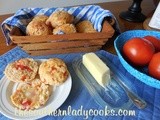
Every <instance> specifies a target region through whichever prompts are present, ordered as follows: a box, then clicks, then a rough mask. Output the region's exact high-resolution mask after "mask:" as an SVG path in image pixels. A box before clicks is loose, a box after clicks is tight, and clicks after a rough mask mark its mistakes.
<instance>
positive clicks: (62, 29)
mask: <svg viewBox="0 0 160 120" xmlns="http://www.w3.org/2000/svg"><path fill="white" fill-rule="evenodd" d="M70 33H76V28H75V26H74V25H73V24H63V25H61V26H57V27H56V28H55V29H53V34H55V35H56V34H70Z"/></svg>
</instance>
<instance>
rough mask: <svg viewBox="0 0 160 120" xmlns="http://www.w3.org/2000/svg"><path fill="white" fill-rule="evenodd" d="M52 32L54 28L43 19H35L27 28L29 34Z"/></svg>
mask: <svg viewBox="0 0 160 120" xmlns="http://www.w3.org/2000/svg"><path fill="white" fill-rule="evenodd" d="M51 33H52V28H51V27H50V26H48V25H46V24H45V22H43V21H38V20H33V21H31V22H30V23H29V24H28V25H27V28H26V34H27V35H30V36H31V35H34V36H36V35H49V34H51Z"/></svg>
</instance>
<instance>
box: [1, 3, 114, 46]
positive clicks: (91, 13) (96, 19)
mask: <svg viewBox="0 0 160 120" xmlns="http://www.w3.org/2000/svg"><path fill="white" fill-rule="evenodd" d="M59 10H64V11H67V12H69V13H70V14H72V15H73V16H75V21H74V22H75V23H77V22H78V21H79V20H90V21H91V22H92V23H93V24H94V28H95V29H96V30H97V31H99V32H100V31H101V28H102V26H101V25H102V21H103V19H104V18H105V17H112V18H114V19H115V17H114V15H113V14H112V13H111V12H110V11H109V10H104V9H102V8H101V7H100V6H96V5H87V6H77V7H65V8H23V9H20V10H18V11H17V12H16V13H15V15H13V16H11V17H9V18H8V19H6V20H5V21H4V22H3V23H2V25H1V27H2V31H3V33H4V36H5V37H6V43H7V45H9V44H10V43H11V40H10V39H9V32H10V31H8V30H6V29H5V27H4V25H5V24H7V25H9V26H11V27H14V26H17V27H18V28H20V29H21V30H22V31H23V32H24V33H25V31H26V26H27V24H28V23H29V22H30V21H31V19H32V18H33V16H35V15H43V14H44V15H47V16H49V15H51V13H53V12H54V11H59Z"/></svg>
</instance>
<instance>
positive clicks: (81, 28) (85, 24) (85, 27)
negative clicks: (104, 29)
mask: <svg viewBox="0 0 160 120" xmlns="http://www.w3.org/2000/svg"><path fill="white" fill-rule="evenodd" d="M76 29H77V32H79V33H95V32H97V31H96V30H95V29H94V27H93V25H92V23H91V22H90V21H88V20H84V21H81V22H79V23H77V24H76Z"/></svg>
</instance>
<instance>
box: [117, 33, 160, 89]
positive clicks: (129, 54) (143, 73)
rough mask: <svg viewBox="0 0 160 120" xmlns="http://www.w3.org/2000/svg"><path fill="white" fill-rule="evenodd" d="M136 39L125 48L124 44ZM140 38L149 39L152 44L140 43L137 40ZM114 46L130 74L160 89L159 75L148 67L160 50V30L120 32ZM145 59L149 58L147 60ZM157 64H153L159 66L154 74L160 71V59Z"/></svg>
mask: <svg viewBox="0 0 160 120" xmlns="http://www.w3.org/2000/svg"><path fill="white" fill-rule="evenodd" d="M148 36H149V37H148ZM134 39H136V40H135V41H134V42H133V41H132V42H131V43H130V44H129V45H128V46H127V47H125V48H124V45H125V44H126V43H127V42H129V41H130V40H134ZM137 39H138V40H137ZM155 39H156V40H155ZM140 40H142V41H145V42H146V41H147V42H149V44H151V45H150V46H147V47H146V46H145V45H146V44H147V43H140V42H138V43H137V41H140ZM142 41H141V42H142ZM155 41H156V42H155ZM136 44H137V45H136ZM143 44H145V45H143ZM114 46H115V49H116V52H117V55H118V56H119V59H120V61H121V63H122V65H123V66H124V67H125V68H126V70H127V71H128V72H129V73H130V74H132V75H133V76H134V77H136V78H137V79H138V80H140V81H142V82H144V83H145V84H147V85H150V86H152V87H155V88H159V89H160V81H159V80H160V79H159V77H157V76H155V75H153V74H150V72H149V69H148V66H149V63H150V61H151V59H152V57H153V55H154V54H155V53H158V52H160V50H159V48H160V32H158V31H147V30H131V31H127V32H124V33H122V34H120V35H119V36H118V37H117V38H116V40H115V41H114ZM153 48H154V49H153ZM136 55H137V56H136ZM148 56H149V58H148ZM136 57H137V58H136ZM133 58H134V59H133ZM157 58H158V57H157ZM147 59H148V60H147ZM145 60H147V62H146V61H145ZM135 61H136V62H137V63H138V64H137V63H136V62H135ZM145 62H146V63H145ZM144 63H145V64H144ZM152 64H153V62H152ZM155 64H156V65H153V66H154V69H156V67H157V71H156V72H155V71H154V74H156V75H157V74H158V72H160V71H159V70H158V67H160V60H158V59H157V62H156V63H155ZM150 69H151V68H150ZM152 69H153V67H152Z"/></svg>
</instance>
